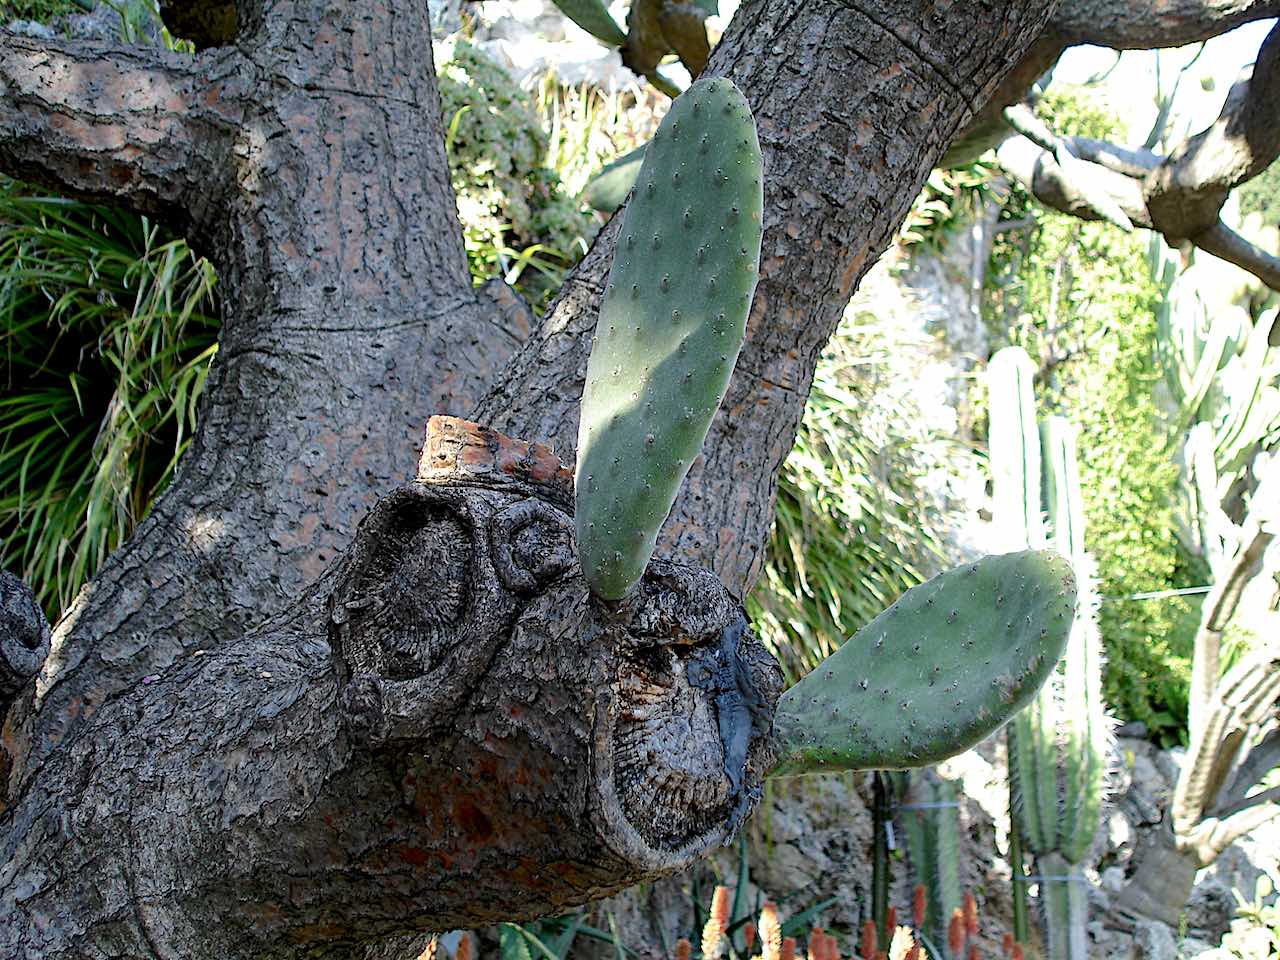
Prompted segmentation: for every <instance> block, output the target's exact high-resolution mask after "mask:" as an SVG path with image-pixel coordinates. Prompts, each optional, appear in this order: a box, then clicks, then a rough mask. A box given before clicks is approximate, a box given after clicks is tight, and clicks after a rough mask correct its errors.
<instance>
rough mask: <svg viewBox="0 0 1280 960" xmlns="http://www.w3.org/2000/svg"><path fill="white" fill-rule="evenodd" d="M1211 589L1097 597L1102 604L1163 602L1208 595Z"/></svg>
mask: <svg viewBox="0 0 1280 960" xmlns="http://www.w3.org/2000/svg"><path fill="white" fill-rule="evenodd" d="M1212 589H1213V587H1179V588H1178V589H1176V590H1153V591H1152V592H1151V593H1134V594H1130V595H1129V596H1127V597H1099V598H1098V599H1099V600H1101V601H1102V602H1103V603H1109V602H1111V601H1115V600H1163V599H1164V598H1166V597H1185V596H1189V595H1190V594H1193V593H1208V592H1209V591H1210V590H1212Z"/></svg>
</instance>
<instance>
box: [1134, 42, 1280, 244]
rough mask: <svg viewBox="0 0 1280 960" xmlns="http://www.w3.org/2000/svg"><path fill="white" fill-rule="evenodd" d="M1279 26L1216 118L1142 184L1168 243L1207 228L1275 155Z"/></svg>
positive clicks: (1279, 123) (1279, 143) (1279, 137)
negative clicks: (1238, 189) (1229, 197)
mask: <svg viewBox="0 0 1280 960" xmlns="http://www.w3.org/2000/svg"><path fill="white" fill-rule="evenodd" d="M1277 104H1280V24H1277V25H1276V26H1275V27H1272V29H1271V32H1270V33H1269V34H1268V35H1267V39H1266V40H1265V41H1264V42H1263V44H1262V48H1261V49H1260V50H1259V51H1258V59H1257V62H1256V63H1255V64H1254V65H1253V67H1252V69H1251V70H1246V71H1245V75H1244V76H1243V77H1242V78H1241V79H1240V80H1239V81H1237V82H1236V83H1235V85H1234V86H1232V88H1231V90H1230V92H1229V93H1228V94H1227V99H1226V102H1225V103H1224V104H1223V106H1222V112H1221V113H1220V114H1219V116H1218V119H1217V120H1216V121H1214V123H1213V124H1212V125H1211V126H1209V127H1208V129H1206V130H1204V131H1202V132H1200V133H1198V134H1196V135H1195V136H1194V137H1190V138H1189V139H1187V140H1186V141H1184V142H1183V143H1181V144H1180V145H1179V146H1178V147H1177V148H1176V149H1175V150H1173V151H1172V152H1171V153H1170V155H1169V156H1168V157H1167V158H1166V159H1165V161H1164V162H1163V163H1161V164H1160V166H1159V167H1157V168H1156V169H1155V170H1153V171H1152V172H1151V173H1150V174H1148V175H1147V179H1146V183H1145V185H1144V194H1145V197H1146V202H1147V208H1148V209H1149V210H1150V211H1151V219H1152V221H1153V222H1154V223H1155V225H1156V229H1158V230H1159V231H1160V232H1161V233H1163V234H1164V235H1165V236H1166V237H1167V238H1169V240H1170V241H1177V240H1186V239H1193V238H1195V237H1196V236H1197V235H1199V234H1201V233H1203V232H1205V231H1207V230H1209V229H1211V228H1212V227H1213V226H1214V224H1215V223H1217V221H1218V212H1219V211H1220V210H1221V209H1222V204H1223V203H1224V202H1225V201H1226V199H1227V194H1228V193H1230V192H1231V191H1232V190H1233V189H1235V188H1236V187H1238V186H1239V185H1240V184H1242V183H1244V182H1246V181H1247V180H1250V179H1252V178H1253V177H1256V176H1257V175H1258V174H1259V173H1261V172H1262V171H1263V170H1265V169H1266V168H1267V167H1268V166H1270V165H1271V163H1272V161H1274V160H1275V159H1276V156H1277V154H1280V109H1278V108H1277Z"/></svg>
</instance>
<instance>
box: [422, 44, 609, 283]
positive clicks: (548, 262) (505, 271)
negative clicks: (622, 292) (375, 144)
mask: <svg viewBox="0 0 1280 960" xmlns="http://www.w3.org/2000/svg"><path fill="white" fill-rule="evenodd" d="M436 63H437V70H438V73H439V80H440V100H441V104H442V116H443V118H444V123H445V125H446V137H445V144H446V147H447V149H448V154H449V174H450V178H451V179H452V180H453V186H454V190H455V192H456V193H457V197H458V218H459V219H460V220H461V222H462V236H463V242H464V244H465V245H466V249H467V258H468V260H469V261H470V264H471V272H472V275H473V276H474V277H476V279H477V281H480V280H483V279H486V278H488V277H492V276H503V277H505V279H506V280H507V282H508V283H511V284H513V285H514V286H515V287H516V288H517V289H518V290H520V292H521V293H523V294H524V295H525V296H526V297H527V298H528V299H529V301H530V302H531V303H533V304H534V306H535V307H542V306H545V304H546V302H547V300H549V299H550V296H551V294H553V293H554V292H555V291H556V289H557V288H558V287H559V286H560V281H561V280H562V279H563V277H564V274H565V272H566V270H567V269H568V268H569V267H570V266H572V264H573V263H574V262H575V261H576V260H577V259H578V258H579V257H580V256H581V255H582V254H583V253H585V252H586V248H587V245H588V243H589V242H590V240H591V238H592V237H593V236H594V235H595V221H594V220H592V219H591V217H589V216H588V215H587V214H586V213H585V212H584V211H583V208H582V205H581V204H580V203H578V202H577V201H575V200H573V199H572V198H570V197H569V196H567V195H566V193H565V191H564V190H563V189H562V187H561V184H560V177H559V174H558V173H557V172H556V171H555V170H551V169H548V168H547V166H546V163H547V160H548V143H549V142H548V136H547V132H546V130H545V129H544V128H543V125H542V120H541V118H540V117H539V116H538V113H537V111H535V110H534V109H533V107H532V105H531V104H530V101H529V95H528V94H526V93H525V92H524V91H523V90H521V89H520V87H519V86H518V85H517V84H516V83H515V82H514V81H513V80H512V79H511V77H510V76H509V75H508V74H507V72H506V71H505V70H503V69H502V68H501V67H500V66H499V65H498V64H497V63H495V62H494V61H493V60H491V59H490V58H489V57H488V56H487V55H486V54H484V53H483V52H482V51H481V50H479V49H478V48H476V47H475V46H473V45H472V44H471V43H469V42H467V41H466V40H465V39H461V38H459V39H457V40H453V41H450V42H448V43H444V44H441V45H440V46H439V47H438V49H437V50H436Z"/></svg>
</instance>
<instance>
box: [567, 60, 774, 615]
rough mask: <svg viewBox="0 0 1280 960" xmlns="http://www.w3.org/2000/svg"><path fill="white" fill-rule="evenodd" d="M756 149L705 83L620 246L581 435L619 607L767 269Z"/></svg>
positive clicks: (592, 559)
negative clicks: (764, 267)
mask: <svg viewBox="0 0 1280 960" xmlns="http://www.w3.org/2000/svg"><path fill="white" fill-rule="evenodd" d="M762 207H763V195H762V186H761V158H760V144H759V141H758V140H757V139H756V128H755V122H754V121H753V120H752V117H751V111H750V109H749V108H748V107H747V102H746V100H745V99H744V98H743V96H742V94H741V93H740V92H739V91H738V88H737V87H735V86H734V85H733V83H732V82H731V81H729V80H725V79H721V78H716V79H712V80H699V81H698V82H697V83H695V84H693V86H691V87H690V88H689V90H688V92H687V93H685V94H684V95H683V96H681V97H680V98H679V99H677V100H676V101H675V103H674V104H673V105H672V107H671V110H670V111H669V112H668V113H667V116H666V118H665V119H664V120H663V122H662V125H661V126H660V127H659V128H658V132H657V133H656V134H655V135H654V138H653V141H652V142H651V143H650V144H649V147H648V149H647V150H646V151H645V158H644V163H643V164H642V166H641V168H640V175H639V177H638V180H637V184H636V189H635V193H634V195H633V196H632V199H631V202H630V204H628V206H627V210H626V214H625V217H624V220H623V224H622V230H621V232H620V233H619V235H618V243H617V250H616V252H615V253H614V258H613V267H612V269H611V270H610V271H609V280H608V283H607V284H606V287H605V294H604V300H603V302H602V303H601V305H600V319H599V321H598V323H597V325H596V337H595V342H594V344H593V346H592V350H591V359H590V361H589V362H588V364H587V378H586V384H585V387H584V390H583V394H582V411H581V421H580V424H579V428H578V464H577V473H576V483H577V494H576V497H577V508H576V511H575V524H576V529H577V540H578V555H579V557H580V559H581V560H582V569H583V574H584V576H585V577H586V580H587V583H588V584H589V585H590V587H591V589H592V591H593V592H594V593H595V594H596V595H597V596H599V597H602V598H604V599H607V600H619V599H621V598H623V597H624V596H626V594H627V593H628V591H630V590H631V588H632V587H633V586H634V585H635V583H636V582H637V581H638V580H639V579H640V576H641V574H642V573H643V572H644V568H645V565H646V564H647V563H648V562H649V557H650V556H652V554H653V548H654V543H655V541H656V540H657V536H658V530H659V528H660V527H661V526H662V522H663V520H665V519H666V516H667V513H668V512H669V511H670V510H671V505H672V503H674V502H675V498H676V492H677V491H678V490H679V488H680V483H681V481H683V480H684V477H685V474H686V473H688V471H689V467H690V466H691V465H692V464H693V460H694V458H695V457H697V455H698V451H699V450H700V449H701V447H702V441H703V439H704V438H705V437H706V434H707V429H708V428H709V427H710V425H711V419H712V417H714V416H715V412H716V410H717V409H718V407H719V406H720V401H721V400H723V399H724V394H725V390H726V389H727V388H728V385H729V377H730V374H731V373H732V372H733V365H734V363H735V362H736V360H737V358H738V351H739V350H740V349H741V347H742V342H743V338H744V336H745V331H746V320H747V312H748V310H749V308H750V306H751V299H752V296H753V295H754V293H755V287H756V280H757V277H758V273H759V264H760V238H761V217H762Z"/></svg>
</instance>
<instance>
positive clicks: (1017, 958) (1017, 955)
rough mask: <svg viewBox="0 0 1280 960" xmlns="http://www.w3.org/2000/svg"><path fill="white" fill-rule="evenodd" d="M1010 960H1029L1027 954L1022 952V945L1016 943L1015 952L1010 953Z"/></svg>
mask: <svg viewBox="0 0 1280 960" xmlns="http://www.w3.org/2000/svg"><path fill="white" fill-rule="evenodd" d="M1009 960H1027V958H1026V954H1024V953H1023V952H1022V944H1020V943H1015V944H1014V945H1013V950H1012V951H1011V952H1010V953H1009Z"/></svg>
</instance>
